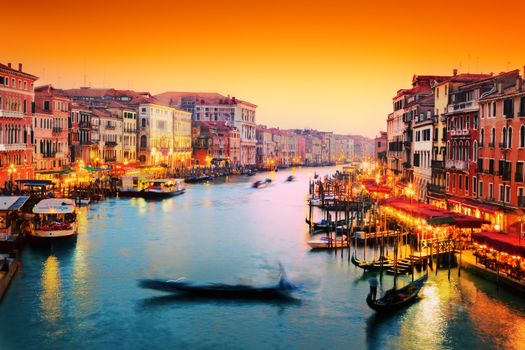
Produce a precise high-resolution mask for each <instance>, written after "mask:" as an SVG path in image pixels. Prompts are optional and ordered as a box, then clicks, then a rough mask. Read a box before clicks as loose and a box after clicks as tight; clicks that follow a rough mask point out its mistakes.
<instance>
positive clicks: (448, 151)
mask: <svg viewBox="0 0 525 350" xmlns="http://www.w3.org/2000/svg"><path fill="white" fill-rule="evenodd" d="M447 154H448V159H451V155H452V152H451V151H450V141H447V149H445V155H444V157H446V156H447ZM443 159H447V158H443Z"/></svg>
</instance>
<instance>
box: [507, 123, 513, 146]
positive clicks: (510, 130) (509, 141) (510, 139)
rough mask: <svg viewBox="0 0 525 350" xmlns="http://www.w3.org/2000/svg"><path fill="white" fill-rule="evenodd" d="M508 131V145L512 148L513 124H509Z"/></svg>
mask: <svg viewBox="0 0 525 350" xmlns="http://www.w3.org/2000/svg"><path fill="white" fill-rule="evenodd" d="M507 133H508V135H509V136H507V142H508V143H507V147H508V148H512V126H509V128H508V132H507Z"/></svg>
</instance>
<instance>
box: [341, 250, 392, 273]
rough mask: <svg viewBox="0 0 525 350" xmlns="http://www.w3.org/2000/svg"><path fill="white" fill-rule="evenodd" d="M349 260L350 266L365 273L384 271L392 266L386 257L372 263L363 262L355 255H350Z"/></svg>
mask: <svg viewBox="0 0 525 350" xmlns="http://www.w3.org/2000/svg"><path fill="white" fill-rule="evenodd" d="M350 260H351V261H352V264H354V265H355V266H357V267H360V268H362V269H363V270H366V271H386V270H387V269H389V268H391V267H392V266H393V264H392V262H391V261H390V260H388V258H386V257H381V258H379V259H378V260H373V261H365V260H360V259H358V258H357V257H356V256H355V254H352V258H351V259H350Z"/></svg>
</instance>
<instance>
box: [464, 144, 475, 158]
mask: <svg viewBox="0 0 525 350" xmlns="http://www.w3.org/2000/svg"><path fill="white" fill-rule="evenodd" d="M474 142H475V141H474ZM465 160H466V161H467V162H468V161H469V160H470V142H468V141H467V142H465Z"/></svg>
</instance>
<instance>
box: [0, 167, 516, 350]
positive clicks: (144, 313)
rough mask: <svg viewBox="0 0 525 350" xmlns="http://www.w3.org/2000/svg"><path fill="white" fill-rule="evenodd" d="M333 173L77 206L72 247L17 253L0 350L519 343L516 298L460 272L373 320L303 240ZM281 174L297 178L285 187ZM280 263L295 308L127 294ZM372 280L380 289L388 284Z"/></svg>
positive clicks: (231, 277) (361, 292)
mask: <svg viewBox="0 0 525 350" xmlns="http://www.w3.org/2000/svg"><path fill="white" fill-rule="evenodd" d="M334 170H335V168H317V169H298V170H296V171H295V170H286V171H279V172H277V173H272V174H270V176H272V178H273V183H272V184H271V185H270V186H268V187H266V188H261V189H253V188H251V186H250V184H251V182H253V181H255V180H256V179H260V178H263V177H264V176H266V174H258V175H257V176H255V177H235V178H231V179H229V180H226V181H220V182H216V183H214V184H205V185H193V186H188V190H187V192H186V193H185V194H184V195H182V196H179V197H175V198H172V199H169V200H164V201H158V202H152V201H145V200H142V199H109V200H106V201H103V202H101V203H97V204H94V205H92V206H91V207H89V208H82V210H81V213H80V214H79V220H80V228H79V234H78V237H77V240H76V242H72V243H71V244H66V245H63V244H60V245H57V244H55V245H52V246H49V247H29V248H27V249H26V250H24V252H23V254H22V266H21V269H20V271H19V273H18V274H17V275H16V276H15V278H14V281H13V283H12V285H11V286H10V288H9V290H8V292H7V294H6V296H5V298H4V300H3V301H2V302H1V303H0V320H1V322H0V349H165V348H168V349H336V348H345V349H386V348H388V349H393V348H399V349H422V348H425V349H484V348H486V349H513V348H514V349H518V348H524V347H525V318H524V316H525V299H522V298H519V297H516V296H515V295H513V294H511V293H509V292H507V291H505V290H498V289H497V288H496V286H495V285H493V284H490V283H487V282H485V281H483V280H481V279H478V278H477V277H475V276H471V275H469V274H468V273H466V272H464V273H462V274H461V277H458V276H457V270H452V274H451V275H452V278H451V280H450V282H449V281H448V278H447V273H446V271H440V272H439V273H438V274H437V276H436V275H435V273H432V274H431V276H430V278H429V281H428V282H427V284H426V286H425V287H424V289H423V290H422V292H421V298H420V300H419V301H418V302H416V303H415V304H414V305H412V306H411V307H410V308H408V309H407V310H404V311H401V312H399V313H397V314H395V315H392V316H390V317H386V318H380V317H376V316H375V315H374V312H373V311H371V310H370V309H369V308H368V306H367V305H366V302H365V298H366V295H367V292H368V282H367V279H368V277H369V276H367V275H364V274H363V271H362V270H360V269H358V268H356V267H354V266H353V265H352V264H351V263H349V260H348V254H347V253H346V252H344V253H343V254H341V251H339V252H337V253H333V252H327V251H322V252H312V251H310V250H309V247H308V245H307V244H306V241H307V238H308V232H307V226H306V224H305V217H306V215H307V212H308V210H307V206H306V201H305V200H306V195H307V189H308V185H307V183H308V178H309V176H312V174H313V173H314V172H315V171H317V172H318V173H321V174H323V173H331V172H333V171H334ZM290 174H293V175H294V176H296V178H297V181H295V182H286V181H285V179H286V178H287V176H289V175H290ZM316 215H318V218H319V217H320V213H319V212H316ZM359 253H360V254H362V251H360V252H359ZM368 254H369V256H371V255H372V254H373V252H372V251H371V250H369V251H368ZM278 262H281V263H282V264H283V265H284V266H285V268H286V270H287V273H288V277H289V279H291V280H293V281H294V282H296V283H297V284H300V285H301V286H302V290H301V291H299V292H297V293H296V294H295V297H296V299H297V300H296V301H292V302H254V301H252V302H243V301H220V300H215V301H214V300H188V299H184V298H178V297H174V296H171V295H166V294H164V293H162V292H157V291H152V290H145V289H141V288H139V287H138V286H137V280H138V279H140V278H149V277H166V278H177V277H181V276H183V277H186V278H187V279H188V280H191V281H195V282H202V283H208V282H224V283H247V284H254V285H266V284H272V283H276V282H277V280H278V270H277V264H278ZM383 283H384V285H383V291H384V290H385V289H387V288H389V287H390V286H391V285H392V277H391V276H385V277H384V280H383Z"/></svg>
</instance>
